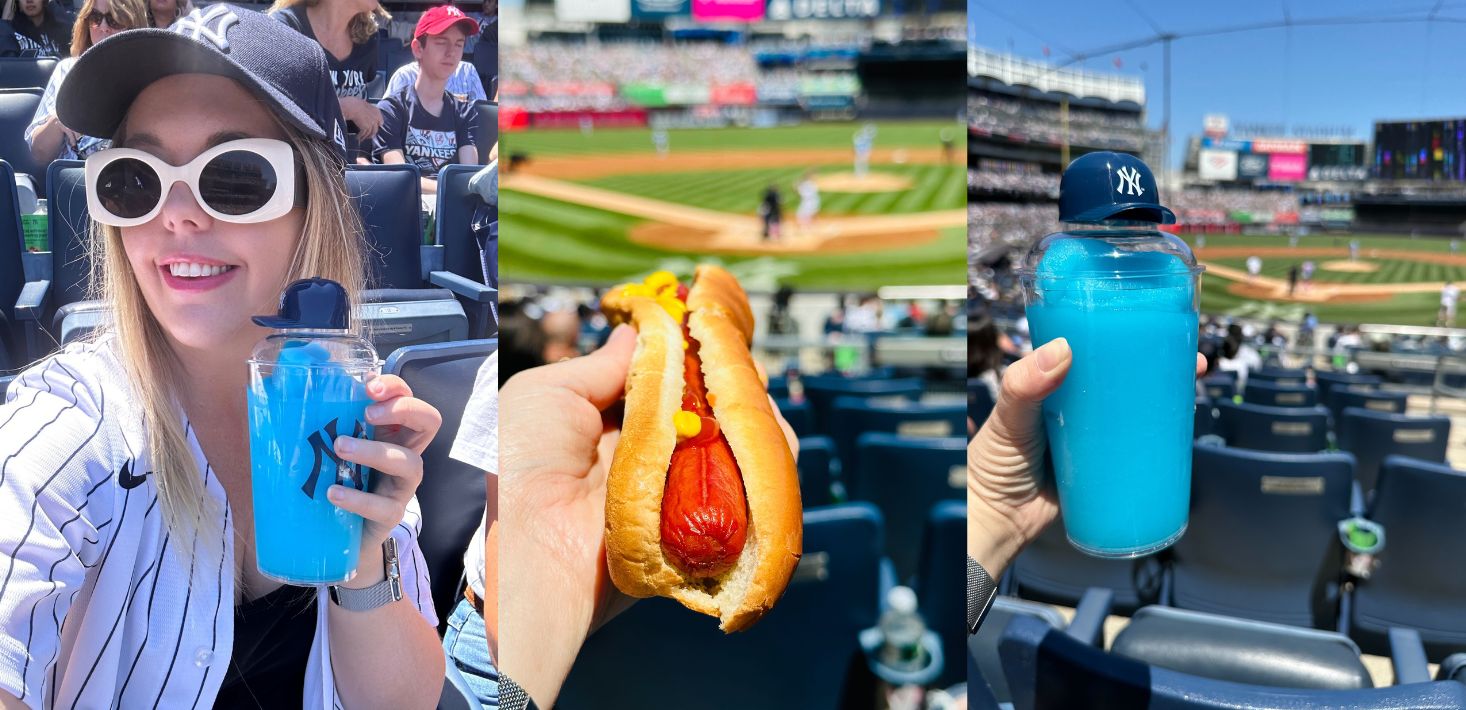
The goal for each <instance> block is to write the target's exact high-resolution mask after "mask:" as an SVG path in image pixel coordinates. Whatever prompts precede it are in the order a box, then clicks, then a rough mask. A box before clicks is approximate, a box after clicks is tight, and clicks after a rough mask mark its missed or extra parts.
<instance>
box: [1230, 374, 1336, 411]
mask: <svg viewBox="0 0 1466 710" xmlns="http://www.w3.org/2000/svg"><path fill="white" fill-rule="evenodd" d="M1242 401H1243V402H1246V403H1248V404H1261V405H1263V406H1265V407H1312V406H1313V405H1315V404H1318V394H1317V393H1315V392H1314V391H1313V389H1312V388H1310V387H1308V386H1307V385H1279V384H1273V383H1271V382H1267V381H1265V380H1251V379H1249V380H1248V381H1247V387H1246V388H1244V389H1243V390H1242Z"/></svg>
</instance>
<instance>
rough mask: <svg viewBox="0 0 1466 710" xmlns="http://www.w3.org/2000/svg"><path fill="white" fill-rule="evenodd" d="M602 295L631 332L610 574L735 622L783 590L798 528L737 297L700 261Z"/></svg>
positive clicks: (609, 529) (737, 626)
mask: <svg viewBox="0 0 1466 710" xmlns="http://www.w3.org/2000/svg"><path fill="white" fill-rule="evenodd" d="M601 308H602V310H603V311H605V313H606V314H607V316H608V317H609V318H610V319H611V320H612V321H613V322H617V323H622V322H626V323H631V324H632V325H633V326H635V327H636V328H637V331H638V336H637V346H636V351H635V353H634V354H633V356H632V361H631V370H630V372H629V373H628V375H627V378H626V407H625V416H624V419H623V422H622V427H621V439H620V441H619V443H618V444H617V446H616V452H615V454H614V456H613V457H612V459H611V469H610V472H609V474H608V477H607V483H606V563H607V567H608V569H609V570H610V574H611V581H612V582H613V583H614V584H615V585H616V587H617V588H618V589H620V590H621V591H622V592H624V593H626V594H628V595H631V596H634V597H649V596H666V597H670V598H672V599H675V600H677V601H678V602H681V603H682V604H683V605H684V606H687V607H688V608H689V609H692V610H694V611H698V612H701V613H704V614H710V615H712V616H716V617H718V618H719V620H720V622H721V623H720V626H721V628H722V629H723V630H724V631H726V632H732V631H739V630H742V629H745V628H747V627H748V626H750V625H752V624H753V623H754V622H755V621H757V620H758V619H759V617H761V616H762V615H763V614H764V613H765V612H767V611H768V610H769V609H770V608H771V607H772V606H773V605H774V602H776V601H778V598H779V596H780V595H782V594H783V592H784V587H785V586H786V585H788V583H789V578H790V576H791V575H792V574H793V572H794V568H795V566H796V565H797V564H798V562H799V555H800V550H801V545H802V534H803V531H802V527H801V521H802V511H801V508H800V502H799V477H798V474H797V473H796V471H795V467H794V456H793V454H792V452H791V451H790V450H789V444H788V441H787V440H786V439H785V438H784V433H783V431H782V430H781V429H780V427H779V424H778V420H777V419H776V418H775V415H774V409H773V405H772V404H771V403H770V401H769V398H768V389H767V385H766V384H765V382H764V381H763V380H762V379H761V378H760V377H759V375H758V372H757V370H756V369H755V368H754V365H753V357H752V356H751V355H750V353H749V346H750V344H751V342H752V339H753V311H752V310H751V309H750V308H749V305H748V297H747V296H746V295H745V294H744V292H743V289H742V288H741V287H740V286H739V285H738V281H737V280H736V279H734V278H733V276H732V275H731V274H729V273H728V272H727V271H725V270H723V269H721V268H719V267H716V266H700V267H698V268H697V270H696V273H695V274H694V277H693V282H692V286H691V288H688V287H685V286H682V285H680V284H678V283H677V280H676V277H675V276H673V275H672V274H669V273H667V272H657V273H656V274H653V275H652V276H650V277H648V278H647V280H646V281H645V282H643V283H639V284H624V285H622V286H617V287H614V288H612V289H611V290H610V291H609V292H608V293H607V294H606V295H605V297H604V298H602V300H601Z"/></svg>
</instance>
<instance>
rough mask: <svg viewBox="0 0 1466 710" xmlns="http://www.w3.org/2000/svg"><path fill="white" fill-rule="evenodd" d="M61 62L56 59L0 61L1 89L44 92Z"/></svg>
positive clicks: (39, 58) (18, 58)
mask: <svg viewBox="0 0 1466 710" xmlns="http://www.w3.org/2000/svg"><path fill="white" fill-rule="evenodd" d="M59 61H60V60H58V59H56V58H55V57H5V58H3V59H0V89H37V90H44V89H45V88H46V84H49V83H51V73H52V72H54V71H56V65H57V63H59Z"/></svg>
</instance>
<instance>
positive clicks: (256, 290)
mask: <svg viewBox="0 0 1466 710" xmlns="http://www.w3.org/2000/svg"><path fill="white" fill-rule="evenodd" d="M198 68H206V69H207V70H208V71H209V72H211V73H208V74H198V73H188V72H191V71H197V70H198ZM59 107H60V110H61V116H62V118H63V120H65V121H67V122H68V123H70V124H71V125H76V126H78V128H79V129H81V130H83V131H87V132H90V133H95V134H99V135H108V136H113V138H114V140H115V141H116V143H117V145H118V146H122V147H123V148H119V149H116V150H112V151H108V152H107V153H101V154H98V155H95V156H93V158H92V160H91V162H90V165H91V166H92V168H93V170H95V171H96V172H95V174H94V176H93V177H89V178H88V181H87V191H88V195H87V198H88V202H89V203H90V204H91V205H92V210H91V214H92V217H93V219H94V220H96V221H98V222H99V223H101V224H102V225H106V226H99V227H97V228H96V229H95V230H94V236H93V242H94V243H93V248H92V261H93V264H94V265H95V267H96V269H95V270H96V277H95V278H94V284H95V285H96V288H97V289H98V291H99V292H100V293H99V295H100V296H101V297H102V298H103V299H105V300H106V301H107V302H108V304H109V307H110V309H111V312H112V313H111V315H112V318H111V319H110V322H111V324H112V325H110V326H108V327H107V328H106V329H104V330H103V331H100V332H99V333H98V334H97V335H96V336H95V337H94V339H93V340H92V341H91V342H87V343H80V344H73V345H71V346H68V347H67V348H66V349H65V350H64V351H62V352H61V353H59V354H57V355H54V356H52V357H51V358H48V359H47V360H44V361H42V362H41V363H39V364H37V365H36V366H34V367H32V368H31V369H29V370H27V371H26V372H25V373H24V374H22V375H21V376H20V377H19V378H18V379H17V380H16V381H15V382H14V383H12V384H11V386H10V391H9V393H8V395H9V397H10V401H9V403H8V404H6V405H5V406H4V407H3V408H0V449H3V450H4V451H3V453H0V459H4V460H5V461H6V462H7V463H6V466H5V475H4V477H3V479H0V569H6V570H8V573H7V574H6V575H5V577H3V578H0V579H4V580H5V581H3V582H0V609H3V610H4V612H3V613H0V657H3V661H0V706H3V707H7V708H8V707H17V706H20V703H17V702H16V701H17V699H18V700H19V701H20V702H21V703H29V704H31V705H34V706H46V707H52V706H54V707H108V706H112V705H116V706H120V707H140V706H148V707H169V708H173V707H196V706H203V707H209V706H211V705H212V706H215V707H240V706H243V707H301V706H304V707H306V708H332V707H337V706H340V707H431V706H432V704H433V703H434V702H435V699H436V698H437V697H438V694H439V692H440V690H441V688H442V681H441V678H443V670H444V659H443V651H442V648H441V646H440V645H439V643H438V638H437V634H436V628H435V627H436V625H437V617H436V614H435V612H434V610H433V606H432V600H431V597H430V595H429V593H428V579H427V573H426V571H425V569H424V567H423V565H422V553H421V552H420V551H419V549H418V545H417V540H416V535H417V530H418V528H419V525H420V515H419V512H418V508H417V504H416V501H415V500H414V498H413V494H414V492H415V491H416V488H417V485H418V483H419V481H420V480H421V476H422V458H421V452H422V450H423V448H424V447H425V446H426V445H427V443H428V442H429V441H430V440H431V439H432V438H433V436H434V435H435V434H436V432H437V430H438V427H439V424H440V422H441V418H440V417H439V415H438V413H437V411H436V410H434V409H433V408H432V407H430V406H428V405H427V404H425V403H423V402H421V401H419V400H417V399H414V398H413V397H412V393H411V391H410V390H409V389H408V388H407V386H406V384H405V383H403V382H402V380H401V379H399V378H396V377H392V376H383V377H380V378H377V379H375V380H372V381H371V383H370V384H369V385H368V387H367V391H368V394H369V396H370V397H371V399H372V400H374V401H375V403H374V404H373V405H371V406H370V407H369V408H368V409H367V414H366V417H367V423H369V424H372V425H375V427H376V432H377V434H378V436H377V440H376V441H368V440H362V439H354V438H351V437H345V436H343V437H338V438H336V439H335V441H334V446H333V448H332V450H331V452H332V453H333V455H334V456H337V457H339V458H340V459H341V460H342V461H345V462H350V463H352V464H360V465H364V466H369V467H371V468H372V469H374V470H375V471H377V472H378V473H379V474H380V475H377V474H374V485H375V488H374V489H373V490H372V491H370V492H368V491H359V490H355V489H350V488H348V487H343V486H339V485H334V486H331V487H330V488H329V490H328V492H327V495H326V497H327V499H328V500H329V501H330V502H332V503H333V504H335V505H336V506H337V507H339V508H341V509H342V510H346V511H350V512H353V513H356V514H359V515H361V516H362V517H363V519H364V521H365V522H364V525H363V528H362V540H361V556H360V563H359V566H358V568H357V574H356V576H355V577H354V578H353V579H351V580H350V581H348V582H345V583H342V584H340V585H337V586H335V587H332V588H330V590H329V592H328V589H327V588H324V587H323V588H318V589H309V588H306V589H304V591H302V588H299V587H284V586H282V585H280V584H279V583H278V582H274V581H272V580H270V579H268V578H266V577H265V576H263V575H262V574H261V573H260V572H259V571H258V570H257V569H256V565H255V564H254V561H253V558H254V551H255V529H254V523H253V521H254V507H253V505H252V501H251V494H250V491H251V478H250V477H251V469H250V465H249V461H250V454H249V449H248V423H247V421H246V411H247V406H246V399H245V392H246V388H247V368H246V367H245V362H246V360H248V358H249V356H250V353H251V349H252V346H253V344H254V343H255V342H256V341H258V340H259V339H260V338H261V337H263V336H265V335H267V334H268V333H269V331H267V330H265V329H264V328H260V327H257V326H255V325H253V324H252V323H251V316H253V315H255V314H262V313H271V312H274V311H275V310H276V308H277V307H278V305H279V302H278V297H279V294H280V292H281V290H282V288H283V287H284V286H285V285H286V284H287V283H289V282H291V281H293V280H295V279H298V278H301V277H304V276H321V277H325V278H328V279H331V280H334V281H337V282H339V283H341V284H342V285H343V286H344V287H345V289H346V291H347V293H348V294H350V296H351V299H350V300H352V301H354V300H355V299H356V295H357V294H358V293H359V292H360V290H361V288H362V285H363V283H362V282H363V281H364V277H363V273H364V271H363V269H364V266H363V262H362V257H361V254H362V253H363V251H364V249H365V245H364V244H363V242H362V241H361V237H360V235H361V231H362V229H361V224H360V222H359V218H358V217H357V214H356V212H355V210H354V209H353V207H352V205H351V202H350V200H349V198H348V196H347V193H346V187H345V178H344V168H345V150H344V146H343V145H342V144H341V142H340V141H337V140H332V139H333V137H336V136H340V135H341V133H340V131H341V125H342V121H341V118H340V113H339V108H338V107H337V105H336V101H335V97H334V95H333V94H332V93H331V91H330V78H329V75H328V74H327V70H326V60H325V57H324V56H323V55H322V54H321V51H320V48H319V47H318V46H317V45H316V44H315V43H313V42H310V41H308V40H306V39H305V38H303V37H301V36H300V35H299V34H297V33H294V32H292V31H290V30H289V29H288V28H286V27H284V26H283V25H281V24H279V23H277V22H275V21H273V20H271V19H269V18H267V17H266V16H264V15H261V14H258V13H252V12H248V11H245V10H242V9H239V8H236V7H233V6H230V5H222V4H220V5H211V6H209V7H208V8H206V9H200V10H196V11H194V12H193V13H191V14H190V15H189V16H188V17H186V18H184V19H183V20H181V21H180V22H178V23H177V24H175V25H174V27H173V28H172V30H158V29H143V30H138V31H136V32H135V33H132V34H129V35H126V36H124V37H120V38H117V40H116V41H112V42H107V43H103V44H102V45H100V46H99V47H97V48H96V49H95V50H94V51H92V52H89V53H88V54H87V55H85V56H84V57H83V58H82V59H81V60H80V61H79V62H78V63H77V65H76V68H75V70H74V73H73V75H72V78H71V79H70V80H69V81H68V83H67V85H66V86H65V87H63V89H62V91H61V95H60V99H59ZM140 153H141V154H145V155H139V154H140ZM164 165H166V166H173V165H177V166H182V167H180V168H177V170H181V171H182V172H181V173H180V174H174V175H169V176H168V177H166V178H161V179H160V177H159V172H158V171H159V170H166V167H157V166H164ZM285 176H293V179H292V180H290V181H286V180H285ZM289 182H293V183H295V184H297V185H299V188H300V189H298V190H297V189H291V188H292V186H291V185H289ZM277 190H283V191H284V192H282V193H281V194H283V195H289V196H291V197H293V199H284V200H281V199H279V198H277V197H275V194H276V191H277ZM119 224H122V225H125V226H117V225H119ZM328 441H329V440H328ZM389 539H390V540H391V541H392V542H393V543H395V549H396V550H397V551H399V555H398V556H397V557H396V558H395V559H396V561H392V560H391V559H389V558H391V550H392V549H393V547H394V546H393V545H384V542H385V541H387V540H389ZM398 570H400V586H396V585H392V584H391V582H392V579H393V574H394V573H395V572H396V571H398ZM363 589H366V590H370V591H369V593H368V594H367V596H370V597H371V598H370V599H366V600H364V599H363V592H362V590H363ZM231 609H232V610H233V612H234V613H230V610H231ZM312 617H314V620H315V623H314V624H313V625H312V624H310V623H308V621H307V620H309V619H311V618H312ZM63 625H64V629H65V633H62V628H63ZM312 627H313V628H312ZM17 654H19V655H17Z"/></svg>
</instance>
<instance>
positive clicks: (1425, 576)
mask: <svg viewBox="0 0 1466 710" xmlns="http://www.w3.org/2000/svg"><path fill="white" fill-rule="evenodd" d="M1462 501H1466V472H1462V471H1459V470H1456V469H1453V468H1450V467H1449V466H1444V465H1441V464H1438V463H1430V462H1426V461H1419V460H1415V459H1409V458H1406V457H1403V456H1390V457H1388V458H1386V459H1385V461H1384V465H1383V466H1381V467H1380V474H1379V488H1378V490H1376V492H1375V496H1374V500H1373V502H1372V503H1371V504H1370V507H1369V518H1370V519H1371V520H1373V521H1375V522H1377V523H1379V524H1380V525H1382V526H1384V528H1385V547H1384V549H1383V550H1381V551H1380V553H1379V555H1378V557H1377V559H1378V561H1379V566H1378V567H1377V568H1375V570H1374V573H1373V574H1372V575H1371V576H1370V578H1369V579H1367V580H1364V581H1361V582H1359V583H1358V584H1357V585H1356V586H1355V589H1354V605H1353V616H1352V618H1351V628H1350V635H1351V636H1353V637H1354V640H1355V641H1358V642H1359V645H1360V647H1362V648H1363V649H1364V651H1365V653H1383V652H1384V651H1383V649H1385V648H1386V647H1387V646H1388V634H1389V630H1390V628H1391V627H1403V628H1410V629H1415V630H1417V631H1419V633H1420V637H1421V639H1422V640H1423V642H1424V644H1425V649H1426V651H1427V654H1428V655H1429V657H1430V660H1431V661H1440V660H1441V659H1443V658H1445V657H1446V656H1448V655H1450V654H1452V653H1455V652H1460V651H1466V604H1462V600H1463V599H1466V565H1462V564H1461V560H1460V554H1459V553H1460V541H1461V540H1466V516H1463V515H1462V514H1461V509H1462Z"/></svg>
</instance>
